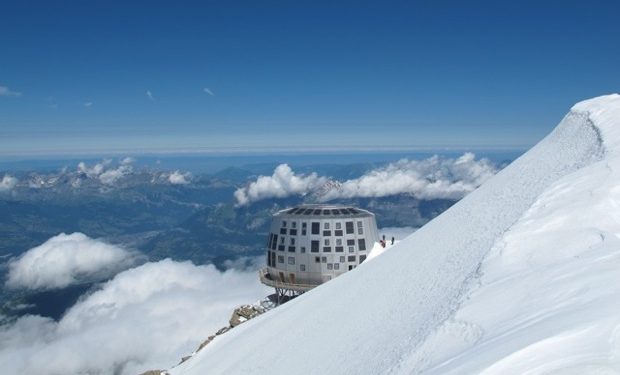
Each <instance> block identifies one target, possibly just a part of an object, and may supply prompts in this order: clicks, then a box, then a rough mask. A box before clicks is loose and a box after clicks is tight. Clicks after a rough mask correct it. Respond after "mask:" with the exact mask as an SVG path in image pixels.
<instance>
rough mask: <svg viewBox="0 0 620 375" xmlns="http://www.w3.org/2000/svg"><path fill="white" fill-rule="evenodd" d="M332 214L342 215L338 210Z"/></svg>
mask: <svg viewBox="0 0 620 375" xmlns="http://www.w3.org/2000/svg"><path fill="white" fill-rule="evenodd" d="M332 214H334V215H340V211H338V210H332Z"/></svg>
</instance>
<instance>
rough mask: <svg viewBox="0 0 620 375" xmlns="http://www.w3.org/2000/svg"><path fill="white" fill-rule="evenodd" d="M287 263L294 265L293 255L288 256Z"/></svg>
mask: <svg viewBox="0 0 620 375" xmlns="http://www.w3.org/2000/svg"><path fill="white" fill-rule="evenodd" d="M288 264H290V265H291V266H294V265H295V257H288Z"/></svg>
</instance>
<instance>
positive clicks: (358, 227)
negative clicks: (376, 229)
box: [357, 221, 364, 234]
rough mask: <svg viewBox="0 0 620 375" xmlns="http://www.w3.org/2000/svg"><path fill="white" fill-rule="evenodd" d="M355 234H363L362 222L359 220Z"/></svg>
mask: <svg viewBox="0 0 620 375" xmlns="http://www.w3.org/2000/svg"><path fill="white" fill-rule="evenodd" d="M357 234H364V229H363V224H362V222H361V221H358V222H357Z"/></svg>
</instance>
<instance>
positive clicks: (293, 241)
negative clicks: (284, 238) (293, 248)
mask: <svg viewBox="0 0 620 375" xmlns="http://www.w3.org/2000/svg"><path fill="white" fill-rule="evenodd" d="M291 245H295V238H293V237H291Z"/></svg>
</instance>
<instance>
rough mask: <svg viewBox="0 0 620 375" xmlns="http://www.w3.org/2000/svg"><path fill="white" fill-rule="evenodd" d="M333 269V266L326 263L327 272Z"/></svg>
mask: <svg viewBox="0 0 620 375" xmlns="http://www.w3.org/2000/svg"><path fill="white" fill-rule="evenodd" d="M333 269H334V265H333V264H332V263H327V270H328V271H331V270H333Z"/></svg>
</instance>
